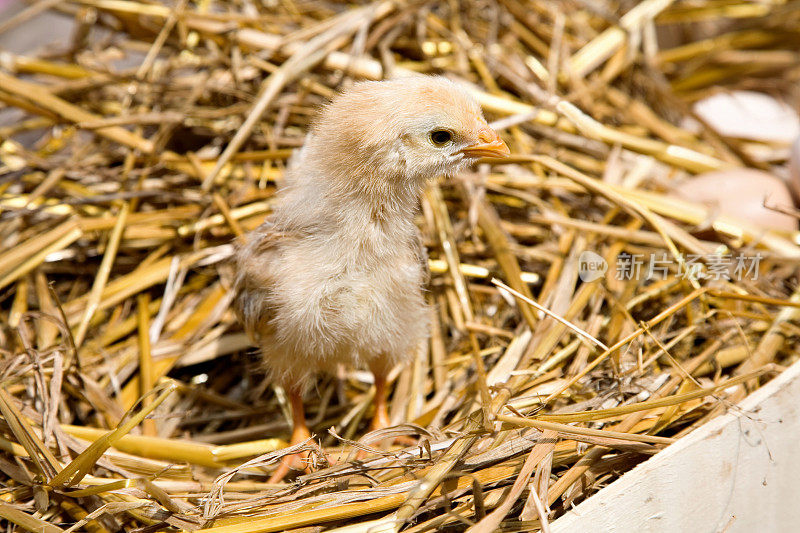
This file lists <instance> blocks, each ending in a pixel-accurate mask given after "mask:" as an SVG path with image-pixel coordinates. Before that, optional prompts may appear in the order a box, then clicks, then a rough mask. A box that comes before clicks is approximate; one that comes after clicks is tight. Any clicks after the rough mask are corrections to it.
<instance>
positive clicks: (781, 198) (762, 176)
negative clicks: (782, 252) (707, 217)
mask: <svg viewBox="0 0 800 533" xmlns="http://www.w3.org/2000/svg"><path fill="white" fill-rule="evenodd" d="M673 192H674V193H675V194H676V195H677V196H679V197H680V198H683V199H685V200H689V201H692V202H696V203H701V204H704V205H706V206H708V207H709V208H710V209H712V210H714V211H716V212H717V213H718V214H723V215H727V216H730V217H733V218H736V219H739V220H743V221H746V222H748V223H750V224H753V225H756V226H758V227H760V228H763V229H773V230H779V231H794V230H797V219H796V218H795V217H792V216H790V215H786V214H783V213H780V212H778V211H774V210H771V209H767V208H766V207H764V205H763V204H764V203H765V202H766V204H767V205H769V206H771V207H783V208H791V207H792V206H793V203H792V195H791V194H790V193H789V189H788V187H787V186H786V184H784V182H783V181H782V180H780V179H778V178H777V177H775V176H773V175H772V174H768V173H766V172H761V171H759V170H752V169H747V168H737V169H731V170H719V171H715V172H708V173H705V174H701V175H698V176H696V177H694V178H692V179H689V180H686V181H682V182H681V183H679V184H678V185H677V186H676V187H675V189H674V190H673Z"/></svg>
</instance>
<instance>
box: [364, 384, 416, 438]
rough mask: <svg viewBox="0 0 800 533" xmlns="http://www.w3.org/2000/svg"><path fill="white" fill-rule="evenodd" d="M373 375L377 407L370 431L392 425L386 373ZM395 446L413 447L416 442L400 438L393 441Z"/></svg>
mask: <svg viewBox="0 0 800 533" xmlns="http://www.w3.org/2000/svg"><path fill="white" fill-rule="evenodd" d="M372 375H373V376H375V399H374V400H373V404H374V406H375V414H374V415H373V416H372V423H371V424H370V425H369V430H370V431H375V430H376V429H383V428H388V427H389V426H390V425H391V422H390V420H389V409H388V406H387V402H386V396H387V394H388V391H387V388H386V372H385V371H382V370H376V369H373V370H372ZM393 441H394V443H395V444H400V445H403V446H413V445H414V444H416V441H415V440H414V439H412V438H411V437H408V436H399V437H395V438H394V439H393Z"/></svg>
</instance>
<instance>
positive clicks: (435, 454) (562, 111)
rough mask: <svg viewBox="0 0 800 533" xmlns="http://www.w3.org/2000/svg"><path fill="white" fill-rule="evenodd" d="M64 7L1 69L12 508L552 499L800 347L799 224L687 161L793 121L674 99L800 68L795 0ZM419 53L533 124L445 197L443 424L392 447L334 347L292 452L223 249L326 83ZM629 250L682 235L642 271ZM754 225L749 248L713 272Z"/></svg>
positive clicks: (152, 515) (372, 516)
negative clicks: (66, 28) (748, 122)
mask: <svg viewBox="0 0 800 533" xmlns="http://www.w3.org/2000/svg"><path fill="white" fill-rule="evenodd" d="M634 5H635V7H634ZM47 7H49V8H51V9H57V10H59V11H60V12H62V13H65V14H67V15H69V16H71V17H73V18H74V21H75V30H74V32H73V34H72V38H71V42H70V43H69V44H68V45H67V46H60V47H57V48H53V47H51V48H48V49H46V50H45V52H42V53H39V54H33V53H32V54H30V55H26V56H20V55H16V56H15V55H13V54H8V53H5V54H4V55H3V59H2V70H0V102H2V105H3V106H4V107H2V108H0V117H5V120H4V122H3V125H2V126H1V127H0V137H2V139H3V141H4V142H3V144H2V145H1V146H0V193H2V197H0V208H1V209H2V213H1V214H0V238H1V239H2V252H0V289H1V290H2V294H1V295H0V301H2V309H3V315H2V330H1V331H0V346H2V360H1V361H0V384H1V385H2V386H0V412H1V413H2V418H1V419H0V472H2V474H0V517H2V518H4V519H5V520H6V521H7V522H8V523H13V524H16V525H15V526H9V527H10V528H11V530H15V529H18V530H30V531H45V532H48V533H49V532H60V531H67V530H70V531H77V530H87V531H93V532H94V531H97V532H101V531H133V530H137V531H156V530H162V529H174V528H177V529H185V530H194V529H198V528H201V527H213V531H217V532H220V533H221V532H255V531H278V530H285V529H292V528H300V527H303V526H322V527H323V528H334V527H340V526H344V525H352V524H360V523H364V522H365V521H368V520H375V521H376V522H372V525H383V526H384V527H386V528H387V530H391V529H393V528H399V527H403V528H405V531H415V532H418V531H431V530H439V529H443V528H448V527H449V528H452V529H453V530H464V529H466V528H468V527H469V526H474V527H473V528H472V529H471V531H493V530H498V529H502V530H504V531H522V530H525V531H528V530H536V529H538V528H540V527H542V526H544V527H545V528H546V520H551V519H553V518H554V517H556V516H558V515H559V514H561V513H563V512H564V511H565V510H566V509H568V508H569V507H570V506H571V505H572V504H573V503H575V502H578V501H580V500H582V499H584V498H586V497H587V496H589V495H591V494H593V493H594V492H596V491H597V490H598V489H599V488H601V487H603V486H604V485H606V484H608V483H609V482H610V481H612V480H613V479H615V478H616V477H618V476H619V475H620V473H621V472H624V471H626V470H628V469H630V468H631V467H632V466H634V465H636V464H637V463H639V462H641V461H643V460H645V459H647V458H648V457H649V456H650V455H652V454H654V453H656V452H658V451H659V450H660V449H662V448H663V447H664V446H666V445H668V444H669V443H671V442H674V440H675V439H677V438H680V437H681V436H683V435H685V434H686V433H688V432H689V431H691V430H692V429H694V428H696V427H698V426H699V425H700V424H702V423H704V422H705V421H707V420H708V419H709V418H711V417H714V416H716V415H718V414H720V413H722V412H724V411H725V410H726V409H727V408H728V407H729V406H730V405H731V404H732V402H735V401H737V400H739V399H741V398H742V397H744V396H745V395H746V394H747V393H748V391H750V390H752V389H753V388H754V387H756V386H758V384H759V383H763V382H764V381H765V380H766V379H768V378H769V377H771V376H774V375H775V373H776V372H778V371H780V369H781V368H782V367H785V366H786V365H788V364H790V363H791V362H793V361H794V359H795V358H796V356H795V355H794V354H795V353H796V350H797V341H798V330H797V319H798V305H799V304H800V293H798V292H796V288H797V257H798V252H800V249H798V247H797V246H796V245H795V244H794V243H793V241H792V239H791V237H792V236H790V235H786V234H779V233H777V232H767V233H765V232H762V231H758V230H755V229H754V228H752V227H750V226H749V225H748V223H747V221H738V220H733V219H725V218H719V217H716V218H715V216H714V215H715V214H714V213H713V212H711V211H709V210H708V209H706V208H704V207H702V206H699V205H694V204H690V203H687V202H682V201H676V200H673V199H670V198H668V197H667V196H666V195H665V194H664V191H665V189H666V188H667V187H668V185H669V184H670V183H672V182H674V181H675V180H678V179H681V178H683V177H685V176H687V175H689V174H692V173H697V172H701V171H704V170H710V169H718V168H726V167H730V166H751V167H756V168H770V167H771V166H773V165H780V164H782V163H783V162H784V160H785V157H786V150H785V147H781V146H775V145H769V144H764V143H752V142H743V141H741V140H735V139H728V138H725V137H722V136H720V135H718V134H717V133H716V132H714V131H713V130H711V129H710V128H708V127H701V128H700V129H699V130H698V131H697V132H692V131H689V130H687V129H683V128H681V127H678V126H677V125H676V124H679V122H680V120H681V119H682V118H683V117H686V116H688V115H690V107H689V104H690V103H691V102H693V101H695V100H697V99H698V98H701V97H703V96H705V95H708V94H710V93H711V92H713V91H714V90H717V89H718V88H719V87H726V88H734V87H738V88H757V89H759V90H766V91H768V92H773V93H781V94H783V96H784V97H786V98H794V99H795V101H797V98H798V94H797V93H796V92H795V93H792V90H795V91H796V87H797V86H798V85H797V81H798V78H800V67H798V65H799V63H798V54H797V52H796V51H797V50H798V49H799V48H800V47H799V46H798V44H800V43H798V35H800V32H798V28H800V18H799V17H798V13H800V4H798V2H796V1H789V2H786V3H782V2H753V3H743V2H738V1H728V0H720V1H714V2H702V1H677V2H671V1H669V0H647V1H645V2H642V3H639V4H638V5H636V4H635V3H634V2H622V3H621V5H620V3H616V2H585V1H580V0H575V1H563V2H546V1H529V2H518V1H517V0H500V1H499V2H494V1H482V0H472V1H469V2H455V1H453V2H438V3H437V2H412V3H399V2H391V1H387V2H381V3H374V4H369V5H366V4H365V5H363V6H361V7H358V8H353V7H352V6H347V5H345V4H344V3H337V2H332V1H331V2H321V1H311V0H309V1H303V2H293V1H292V0H286V1H282V2H274V3H270V2H263V3H262V2H251V1H249V0H240V1H222V0H209V1H199V2H186V1H183V0H179V1H178V2H176V4H175V6H167V5H164V4H161V3H158V2H137V1H131V2H118V1H114V0H78V1H66V2H52V1H46V0H45V1H42V2H38V3H36V4H32V5H31V6H30V8H29V10H32V11H38V10H41V9H42V8H47ZM26 13H27V14H32V12H31V11H27V12H26ZM26 16H27V15H25V14H24V15H22V16H21V17H18V18H15V19H11V20H6V21H4V22H2V23H0V31H7V30H8V29H9V28H11V27H13V26H16V25H18V24H21V23H23V22H24V21H23V19H25V18H26ZM657 36H658V39H656V37H657ZM659 42H660V43H661V47H659V46H658V43H659ZM664 43H667V44H664ZM404 70H413V71H421V72H430V73H442V74H445V75H448V76H451V77H453V78H457V79H460V80H463V81H466V82H469V83H470V84H472V87H474V91H475V93H476V95H477V96H478V97H479V99H480V101H481V102H482V104H483V106H484V108H485V110H486V112H487V115H488V116H489V117H490V119H491V120H495V121H496V122H495V126H496V127H497V128H498V129H500V130H502V131H503V136H504V137H505V139H506V140H507V142H508V143H509V145H510V146H511V147H512V152H513V153H514V154H515V156H514V157H513V158H512V161H511V162H510V163H505V164H502V165H499V164H491V165H489V164H486V165H480V166H479V167H478V168H476V170H475V172H473V173H468V174H465V175H463V176H460V177H459V178H458V179H455V180H453V181H449V182H444V181H440V182H437V183H435V184H433V185H432V186H431V188H430V189H429V191H428V192H427V193H426V195H425V197H424V199H423V202H422V208H423V209H422V212H421V216H420V220H419V222H420V226H421V227H422V230H423V233H424V236H425V239H426V244H427V246H428V249H429V253H430V258H431V270H432V272H433V276H432V281H431V287H430V292H429V299H430V302H431V304H433V305H432V311H431V322H432V336H431V342H430V343H429V345H428V346H426V348H425V349H424V350H422V351H421V352H420V353H419V354H418V355H417V357H416V359H415V361H414V363H413V364H412V365H410V366H409V367H407V368H403V369H397V371H396V372H395V373H394V374H393V376H392V384H393V396H392V403H391V414H392V419H393V421H394V422H396V423H398V424H401V425H400V426H398V428H397V429H396V430H395V433H397V434H404V435H409V434H410V435H413V436H419V437H420V442H421V446H420V447H412V448H407V449H399V448H396V447H395V448H393V449H390V450H381V449H375V448H374V447H373V444H374V442H375V441H376V440H379V438H380V437H385V434H379V435H369V436H367V437H364V432H365V427H366V423H365V418H367V417H368V415H369V410H370V398H371V394H372V389H371V386H370V383H369V378H368V375H365V374H364V373H362V372H359V371H357V370H354V369H342V371H341V373H340V375H338V376H336V377H335V378H333V377H328V378H321V379H320V381H319V384H318V386H317V389H316V390H315V391H314V394H312V396H313V397H312V398H309V401H308V410H309V417H310V424H311V427H312V429H313V430H314V431H315V432H316V435H317V440H318V442H321V444H322V451H320V450H319V449H318V448H317V446H316V445H315V444H314V443H308V444H307V445H306V446H307V447H309V448H310V449H312V451H313V452H314V453H313V454H312V456H313V457H314V458H315V460H316V463H317V464H316V465H315V469H314V471H313V472H312V473H310V474H302V475H299V477H297V478H296V479H295V480H294V482H293V483H291V484H288V485H268V484H266V483H265V479H266V478H267V475H268V473H269V472H270V471H271V470H272V469H274V467H275V465H276V461H277V459H278V458H279V457H280V455H281V454H282V453H285V452H284V451H283V450H281V448H282V446H284V445H285V441H284V440H282V439H285V438H287V436H288V422H287V406H286V402H285V399H284V395H283V392H282V391H280V390H278V389H276V388H274V387H273V386H272V385H271V384H269V383H266V382H265V381H264V379H263V375H262V373H261V372H260V371H259V369H258V364H257V357H256V356H255V355H254V354H253V351H252V349H251V348H249V347H248V343H247V340H246V338H245V337H244V335H243V334H242V332H241V329H240V327H239V326H238V325H237V324H236V321H235V319H234V317H233V314H232V312H231V311H230V309H229V302H230V296H229V294H228V293H227V292H226V288H227V287H228V280H229V279H230V272H229V271H228V270H227V267H226V266H225V259H226V258H227V257H229V255H230V253H231V250H232V245H231V242H232V240H233V239H234V238H237V236H240V235H241V234H242V233H243V232H245V231H247V230H248V229H251V228H253V227H255V226H256V225H257V224H259V223H260V221H261V220H262V219H263V217H264V216H265V214H266V213H268V212H269V209H270V202H271V199H272V197H273V194H274V191H275V188H276V185H279V184H280V181H281V174H282V169H283V167H284V165H285V162H286V159H287V157H288V156H289V154H290V152H291V150H292V149H293V148H296V147H297V146H299V145H300V144H301V143H302V141H303V134H304V131H305V129H306V126H307V124H308V121H309V119H310V118H311V117H313V115H314V112H315V109H316V108H317V106H319V105H320V104H321V103H323V102H325V100H326V99H327V98H328V97H330V95H331V94H332V93H333V92H334V91H335V90H336V89H337V88H339V87H341V86H343V85H346V84H348V83H350V82H351V80H353V79H359V78H371V79H375V78H381V77H383V76H386V75H396V74H398V73H402V72H403V71H404ZM792 87H794V89H792ZM264 110H265V112H264V114H263V117H262V119H261V120H258V119H259V117H260V116H261V112H262V111H264ZM8 117H11V119H10V120H9V118H8ZM237 132H239V134H238V135H237ZM584 250H591V251H594V252H595V253H597V254H599V255H600V256H602V257H603V258H605V259H606V260H607V261H608V264H609V265H610V267H609V271H608V272H607V274H606V275H605V276H604V277H602V278H601V279H600V280H597V281H593V282H581V281H580V280H579V279H578V260H579V255H580V253H581V252H582V251H584ZM624 253H627V254H643V256H642V257H650V254H656V256H657V257H658V258H663V259H666V263H668V268H667V270H665V271H664V272H661V273H658V272H656V274H655V275H654V276H653V277H650V278H649V279H648V276H646V275H644V273H643V274H642V275H641V276H638V279H637V277H636V276H631V278H633V279H618V278H619V276H618V275H617V273H616V266H617V265H619V264H620V263H619V259H618V257H619V256H620V254H624ZM715 254H721V255H719V256H717V255H715ZM725 254H731V255H730V256H729V258H730V261H731V262H732V263H731V265H728V266H729V267H730V268H729V269H728V270H725V268H724V267H725V265H723V269H722V270H719V268H720V267H719V265H718V262H717V263H715V261H714V257H720V256H721V257H726V255H725ZM756 254H759V257H760V258H761V259H760V263H759V265H758V266H759V275H758V278H757V279H752V278H753V276H744V277H743V279H737V278H738V277H739V276H733V277H732V279H730V280H726V279H724V276H719V275H715V273H717V274H719V273H720V272H724V271H727V272H729V273H730V274H735V272H734V267H733V266H732V265H733V264H734V262H735V261H736V260H737V258H742V259H743V260H747V259H748V258H752V257H754V256H755V255H756ZM698 257H700V259H699V260H696V259H697V258H698ZM681 258H682V259H681ZM689 258H693V259H692V262H694V263H696V264H697V265H704V266H701V267H698V268H701V270H699V271H696V272H695V273H696V274H698V275H697V276H695V277H694V278H692V277H691V276H686V275H685V266H686V265H685V261H686V260H688V259H689ZM695 260H696V261H695ZM681 261H684V263H681ZM715 265H716V266H715ZM704 274H705V275H706V276H705V278H703V275H704ZM492 277H497V278H498V279H500V280H503V281H502V283H504V284H507V285H508V287H509V288H510V290H509V291H505V292H501V290H500V289H498V285H497V284H495V283H492V281H491V278H492ZM714 278H720V279H714ZM511 291H517V292H518V293H519V294H520V295H519V297H514V296H512V294H511ZM525 298H528V299H533V301H535V303H537V304H538V305H539V306H541V307H543V308H544V309H546V310H547V312H546V313H545V312H543V311H541V310H539V309H537V308H535V307H534V306H532V305H530V304H528V303H526V302H525ZM556 317H557V318H556ZM67 325H68V327H67ZM140 396H143V397H142V399H141V400H138V398H140ZM359 439H360V440H359ZM359 450H362V451H363V452H365V453H362V456H363V457H362V458H361V459H359V458H357V457H356V455H357V452H358V451H359ZM327 461H330V462H332V463H333V466H328V463H327ZM420 480H422V481H421V482H420ZM543 521H545V523H543ZM313 530H314V531H318V530H320V529H319V528H317V529H313ZM362 530H363V529H362ZM309 531H310V530H309Z"/></svg>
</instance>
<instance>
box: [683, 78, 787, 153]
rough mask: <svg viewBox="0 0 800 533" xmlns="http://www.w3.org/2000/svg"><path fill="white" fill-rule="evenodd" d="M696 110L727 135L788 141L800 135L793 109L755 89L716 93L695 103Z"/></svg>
mask: <svg viewBox="0 0 800 533" xmlns="http://www.w3.org/2000/svg"><path fill="white" fill-rule="evenodd" d="M694 112H695V113H697V115H698V116H699V117H701V118H702V119H703V120H705V121H706V122H707V123H708V124H709V125H710V126H711V127H712V128H714V130H716V131H717V132H718V133H720V134H721V135H725V136H726V137H736V138H740V139H750V140H754V141H764V142H779V143H786V144H789V143H790V142H792V141H793V140H794V139H795V137H797V136H798V135H800V117H798V115H797V112H796V111H795V110H794V109H792V108H791V107H790V106H788V105H786V104H785V103H783V102H781V101H779V100H776V99H775V98H773V97H771V96H769V95H766V94H763V93H758V92H754V91H732V92H724V93H717V94H715V95H713V96H709V97H708V98H704V99H702V100H700V101H698V102H696V103H695V104H694Z"/></svg>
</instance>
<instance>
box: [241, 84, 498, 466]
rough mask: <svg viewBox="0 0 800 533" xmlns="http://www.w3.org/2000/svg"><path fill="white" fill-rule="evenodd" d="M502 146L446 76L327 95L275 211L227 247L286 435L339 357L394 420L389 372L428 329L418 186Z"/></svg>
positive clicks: (296, 437)
mask: <svg viewBox="0 0 800 533" xmlns="http://www.w3.org/2000/svg"><path fill="white" fill-rule="evenodd" d="M508 154H509V150H508V147H507V146H506V144H505V143H504V142H503V141H502V140H501V139H500V137H499V136H498V135H497V133H496V132H495V131H494V130H492V129H491V128H490V127H489V126H488V124H487V123H486V120H485V119H484V118H483V114H482V112H481V109H480V107H479V106H478V104H477V102H476V101H475V100H474V99H473V98H472V97H471V96H470V95H469V94H468V93H467V92H466V91H465V90H464V89H462V88H461V87H459V86H458V85H456V84H455V83H453V82H451V81H448V80H447V79H445V78H441V77H428V76H414V77H408V78H401V79H395V80H389V81H377V82H376V81H368V82H361V83H357V84H355V85H353V86H352V88H350V89H348V90H346V91H345V92H343V93H341V94H339V95H337V96H336V97H335V98H334V99H333V101H332V102H330V104H328V105H326V106H325V107H324V108H323V109H322V111H321V114H320V116H319V118H318V120H316V122H315V123H314V124H313V125H312V127H311V130H310V133H309V135H308V137H307V139H306V142H305V144H304V146H303V148H302V149H301V150H300V151H299V152H298V153H297V154H296V156H295V157H294V158H293V161H292V162H291V164H290V166H289V169H288V170H287V172H286V177H285V181H286V185H285V187H284V188H283V189H282V190H281V191H280V192H279V194H278V202H277V205H276V207H275V209H274V212H273V214H272V215H271V216H270V217H269V218H268V219H267V221H265V222H264V224H262V225H261V226H260V227H259V228H257V229H256V230H255V231H254V232H252V233H251V234H250V235H249V236H248V240H247V242H246V244H244V245H243V246H241V247H240V248H239V249H238V250H237V252H236V256H235V270H236V279H235V291H236V298H235V308H236V310H237V313H238V315H239V317H240V319H241V321H242V323H243V324H244V328H245V330H246V331H247V334H248V335H249V336H250V338H251V339H252V341H253V342H254V343H255V344H256V345H257V346H258V347H259V348H260V350H261V354H262V357H263V361H264V363H265V365H266V367H267V369H268V370H269V372H270V374H271V377H272V379H274V380H276V381H277V383H279V384H281V385H282V386H283V387H284V388H285V390H286V391H287V394H288V396H289V400H290V404H291V408H292V415H293V423H294V430H293V433H292V443H293V444H295V443H298V442H302V441H304V440H305V439H307V438H308V437H309V436H310V433H309V430H308V428H307V426H306V422H305V416H304V412H303V403H302V395H303V392H304V390H305V389H306V387H307V386H308V385H309V383H310V380H311V379H312V377H313V376H314V374H316V373H317V372H319V371H331V370H332V369H334V368H335V367H336V366H337V365H338V364H345V365H348V366H366V367H368V368H369V369H370V370H371V371H372V373H373V374H374V376H375V389H376V391H375V400H374V403H375V414H374V418H373V421H372V429H377V428H382V427H386V426H387V425H388V424H389V417H388V414H387V409H386V375H387V373H388V371H389V370H390V369H391V368H392V367H393V366H394V365H396V364H398V363H401V362H404V361H406V360H408V359H409V358H410V357H412V356H413V354H414V351H415V350H416V348H417V347H418V346H419V344H420V342H421V341H422V340H423V339H424V338H425V336H426V335H427V324H426V316H427V310H426V306H425V300H424V297H423V293H422V290H423V284H424V274H423V273H424V266H423V264H422V258H421V253H420V252H421V246H420V242H419V234H418V230H417V227H416V226H415V224H414V215H415V213H416V212H417V208H418V203H419V195H420V193H421V192H422V190H423V188H424V187H425V184H426V182H427V181H428V180H429V179H431V178H434V177H436V176H440V175H452V174H454V173H456V172H458V171H459V170H462V169H464V168H465V167H466V166H467V165H468V164H469V163H470V162H472V161H474V160H476V159H477V158H480V157H485V156H488V157H505V156H507V155H508ZM286 464H287V463H284V465H286ZM279 470H280V469H279ZM287 470H288V467H286V468H283V469H282V470H280V473H276V476H273V479H276V478H277V477H282V476H283V475H285V473H286V471H287Z"/></svg>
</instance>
